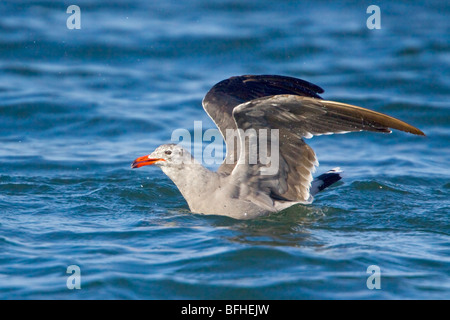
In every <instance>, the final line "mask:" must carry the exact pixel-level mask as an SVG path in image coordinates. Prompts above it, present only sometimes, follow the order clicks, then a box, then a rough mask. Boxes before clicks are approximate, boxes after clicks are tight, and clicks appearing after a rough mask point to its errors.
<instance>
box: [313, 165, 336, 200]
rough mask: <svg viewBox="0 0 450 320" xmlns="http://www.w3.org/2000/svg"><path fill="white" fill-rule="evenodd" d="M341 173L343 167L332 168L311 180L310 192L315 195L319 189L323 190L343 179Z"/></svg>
mask: <svg viewBox="0 0 450 320" xmlns="http://www.w3.org/2000/svg"><path fill="white" fill-rule="evenodd" d="M341 173H342V170H341V168H339V167H337V168H334V169H331V170H330V171H328V172H325V173H324V174H321V175H320V176H318V177H317V178H315V179H314V180H313V181H312V182H311V188H310V190H309V192H310V193H311V195H312V196H315V195H316V194H317V193H318V192H319V191H322V190H323V189H325V188H328V187H329V186H331V185H332V184H333V183H335V182H338V181H339V180H341V179H342V174H341Z"/></svg>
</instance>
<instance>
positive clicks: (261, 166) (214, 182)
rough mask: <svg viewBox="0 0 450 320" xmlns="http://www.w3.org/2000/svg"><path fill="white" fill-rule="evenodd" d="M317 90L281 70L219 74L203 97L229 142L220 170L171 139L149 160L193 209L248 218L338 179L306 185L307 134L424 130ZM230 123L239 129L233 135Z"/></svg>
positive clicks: (310, 165)
mask: <svg viewBox="0 0 450 320" xmlns="http://www.w3.org/2000/svg"><path fill="white" fill-rule="evenodd" d="M322 92H323V90H322V89H321V88H320V87H318V86H316V85H314V84H311V83H309V82H306V81H304V80H300V79H295V78H291V77H283V76H272V75H262V76H250V75H247V76H240V77H232V78H230V79H227V80H224V81H221V82H219V83H218V84H216V85H215V86H214V87H213V88H211V90H210V91H209V92H208V93H207V95H206V96H205V98H204V99H203V107H204V109H205V111H206V112H207V113H208V115H209V116H210V117H211V118H212V120H213V121H214V123H215V124H216V125H217V127H218V129H219V130H220V132H221V133H222V136H224V139H225V143H226V146H227V154H226V157H225V160H224V162H223V164H222V165H221V166H220V167H219V168H218V170H217V172H212V171H210V170H208V169H207V168H205V167H203V166H202V165H201V164H200V163H198V162H197V161H195V160H194V159H193V158H192V156H191V155H190V154H189V153H188V152H187V151H186V150H184V149H182V148H181V147H180V146H177V145H173V144H171V145H163V146H160V147H158V148H157V149H156V150H155V151H154V152H153V153H152V154H150V155H149V156H148V159H149V161H150V162H151V163H148V164H155V165H158V166H160V167H161V169H162V170H163V171H164V173H165V174H166V175H168V176H169V178H171V179H172V181H173V182H174V183H175V184H176V185H177V187H178V189H179V190H180V192H181V193H182V195H183V196H184V198H185V199H186V201H187V203H188V205H189V207H190V209H191V211H192V212H195V213H203V214H217V215H227V216H231V217H234V218H238V219H248V218H254V217H257V216H261V215H265V214H268V213H271V212H277V211H280V210H283V209H285V208H288V207H290V206H292V205H295V204H308V203H311V202H312V201H313V196H314V195H315V194H316V193H317V192H319V191H321V190H323V188H325V187H327V186H328V185H330V184H332V183H334V182H335V181H337V180H339V179H340V175H339V171H338V170H336V171H333V172H331V171H330V172H329V173H327V174H328V175H322V176H321V177H322V180H321V179H318V180H316V181H315V183H313V187H312V188H311V183H312V182H313V177H312V173H313V172H314V171H315V167H316V166H318V161H317V158H316V155H315V153H314V151H313V150H312V149H311V148H310V147H309V146H308V145H307V144H306V143H305V141H304V139H305V138H311V137H313V136H317V135H324V134H333V133H347V132H355V131H363V130H364V131H373V132H384V133H390V132H391V131H390V128H392V129H397V130H402V131H405V132H409V133H413V134H417V135H424V134H423V132H422V131H420V130H419V129H417V128H415V127H413V126H411V125H409V124H407V123H405V122H403V121H400V120H398V119H395V118H393V117H390V116H387V115H384V114H381V113H378V112H375V111H371V110H368V109H364V108H361V107H356V106H352V105H348V104H344V103H340V102H334V101H327V100H323V99H322V98H321V97H320V96H318V93H322ZM227 130H228V131H229V130H231V131H233V132H237V134H235V135H233V136H232V137H231V138H230V137H229V136H228V135H227ZM265 130H266V131H265ZM248 132H250V134H246V133H248ZM264 132H269V134H267V146H266V148H267V150H266V151H267V152H261V149H262V148H263V145H261V144H260V143H259V141H260V140H259V139H260V138H262V137H261V135H262V134H263V133H264ZM271 132H276V133H277V135H275V136H272V135H271V134H270V133H271ZM244 133H245V134H244ZM227 136H228V139H227ZM232 139H234V140H233V141H231V140H232ZM236 140H237V141H236ZM272 145H273V146H276V149H274V150H272ZM255 152H256V161H253V162H252V161H250V158H251V156H252V155H255ZM167 153H170V155H168V154H167ZM274 155H278V157H277V162H278V163H277V166H276V168H275V169H276V170H273V168H271V165H273V163H269V160H270V159H272V160H273V156H274ZM137 160H138V159H137ZM137 160H136V161H135V162H134V163H133V167H139V166H142V165H145V164H147V163H145V158H144V157H141V158H139V161H137ZM155 160H156V161H155ZM269 169H271V170H269ZM319 178H320V177H319ZM325 178H326V179H325ZM324 186H325V187H324Z"/></svg>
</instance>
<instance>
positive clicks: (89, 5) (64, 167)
mask: <svg viewBox="0 0 450 320" xmlns="http://www.w3.org/2000/svg"><path fill="white" fill-rule="evenodd" d="M70 4H75V5H78V6H79V8H80V12H81V16H80V17H81V29H68V28H67V25H66V22H67V19H68V18H69V17H70V14H68V13H67V12H66V10H67V7H68V6H69V5H70ZM371 4H376V5H378V6H379V8H380V18H381V29H369V28H368V27H367V24H366V21H367V19H368V18H369V17H370V15H371V14H370V13H369V14H368V13H367V12H366V10H367V7H368V6H369V5H371ZM449 16H450V6H449V4H448V2H446V1H419V0H417V1H396V2H390V1H389V2H388V1H377V3H371V2H362V3H360V4H356V3H354V2H353V1H341V2H331V1H314V2H300V1H267V0H259V1H237V0H225V1H207V0H194V1H144V0H133V1H125V0H113V1H107V2H105V1H87V0H77V1H76V2H75V3H68V2H64V1H50V0H40V1H2V2H1V3H0V298H1V299H449V298H450V237H449V235H450V223H449V214H450V201H449V199H450V172H449V159H450V147H449V142H450V126H449V125H450V107H449V103H448V101H449V98H450V94H449V89H450V77H449V76H450V35H449V32H450V20H449V18H448V17H449ZM241 74H280V75H288V76H294V77H298V78H302V79H305V80H307V81H310V82H313V83H315V84H317V85H319V86H321V87H323V88H324V89H325V93H324V94H323V95H322V96H323V97H324V98H325V99H328V100H337V101H341V102H346V103H351V104H355V105H359V106H363V107H366V108H370V109H373V110H376V111H380V112H383V113H387V114H389V115H392V116H394V117H398V118H400V119H402V120H404V121H406V122H408V123H411V124H412V125H414V126H417V127H418V128H420V129H421V130H423V131H424V132H425V133H426V135H427V136H426V137H419V136H413V135H409V134H406V133H403V132H393V133H392V134H390V135H386V134H373V133H354V134H347V135H333V136H321V137H315V138H313V139H311V140H308V143H309V144H310V145H311V146H312V147H313V148H314V150H315V152H316V154H317V156H318V158H319V161H320V164H321V165H320V167H319V168H318V171H317V174H319V173H321V172H324V171H327V170H329V169H330V168H333V167H335V166H340V167H341V168H342V169H343V170H344V171H345V178H344V179H343V180H342V181H340V182H339V183H337V184H336V185H334V186H332V187H330V188H329V189H327V190H326V191H324V192H323V193H321V194H319V195H318V196H317V197H316V200H315V202H314V203H313V204H312V205H309V206H303V207H302V206H299V207H295V208H290V209H289V210H287V211H286V212H282V213H281V214H277V215H272V216H269V217H265V218H260V219H255V220H251V221H239V220H234V219H231V218H227V217H219V216H203V215H198V214H192V213H191V212H190V211H189V208H188V206H187V204H186V203H185V201H184V199H183V197H182V196H181V195H180V193H179V192H178V190H177V188H176V187H175V186H174V185H173V183H172V182H171V181H170V180H169V179H168V178H167V177H166V176H165V175H164V174H163V173H162V172H161V171H160V170H159V169H158V168H152V167H145V168H141V169H139V170H131V168H130V164H131V162H132V161H133V160H134V159H135V158H136V157H138V156H142V155H145V154H148V153H150V152H151V151H152V150H153V149H154V148H155V147H157V146H158V145H160V144H163V143H167V142H169V141H170V138H171V134H172V132H173V130H175V129H177V128H185V129H187V130H190V131H191V132H192V130H193V128H194V121H202V124H203V130H207V129H210V128H214V124H213V122H212V121H211V120H210V119H209V117H208V116H207V115H206V114H205V113H204V111H203V109H202V107H201V100H202V98H203V96H204V94H205V93H206V92H207V91H208V90H209V88H210V87H212V86H213V85H214V84H215V83H217V82H219V81H221V80H222V79H225V78H228V77H230V76H234V75H241ZM72 265H75V266H78V268H79V273H76V272H75V273H73V274H72V273H68V272H67V269H68V267H69V266H72ZM370 266H375V268H376V270H379V273H377V274H372V273H371V271H370V270H372V269H371V268H370ZM377 268H378V269H377ZM368 270H369V272H368ZM77 274H78V275H79V277H78V278H73V277H75V276H76V275H77ZM371 276H372V278H370V279H369V277H371ZM376 276H379V277H378V279H379V280H380V282H379V283H380V288H379V289H377V288H374V289H369V288H368V285H367V283H368V280H369V283H373V284H376V283H377V282H376V281H378V280H376V279H375V278H376ZM373 277H375V278H373ZM74 279H75V280H74ZM374 279H375V280H374ZM72 280H73V281H74V282H72ZM372 280H373V281H372ZM68 281H69V282H70V283H69V284H72V283H73V284H76V283H79V284H80V289H76V288H75V289H70V288H69V287H70V285H69V286H68Z"/></svg>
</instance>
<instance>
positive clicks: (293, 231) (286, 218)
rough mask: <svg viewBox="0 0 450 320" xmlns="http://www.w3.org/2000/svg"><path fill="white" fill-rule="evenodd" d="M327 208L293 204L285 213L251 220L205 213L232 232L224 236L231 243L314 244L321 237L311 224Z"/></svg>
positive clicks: (306, 245) (290, 245) (315, 244)
mask: <svg viewBox="0 0 450 320" xmlns="http://www.w3.org/2000/svg"><path fill="white" fill-rule="evenodd" d="M326 211H327V208H319V207H312V206H302V205H298V206H293V207H290V208H288V209H286V210H284V211H282V212H279V213H276V214H272V215H269V216H266V217H260V218H257V219H252V220H235V219H232V218H227V217H221V216H205V218H206V219H207V220H209V221H210V222H211V225H212V226H214V227H215V228H225V229H228V230H229V231H231V232H230V233H228V234H226V235H224V237H225V238H226V239H228V240H229V241H232V242H238V243H241V244H248V245H264V246H289V247H315V246H320V243H319V241H318V239H315V237H314V236H313V235H312V234H311V232H310V226H311V225H313V224H314V223H316V222H317V221H318V220H319V219H321V218H323V217H324V216H325V213H326Z"/></svg>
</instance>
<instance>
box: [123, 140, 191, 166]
mask: <svg viewBox="0 0 450 320" xmlns="http://www.w3.org/2000/svg"><path fill="white" fill-rule="evenodd" d="M192 162H193V158H192V156H191V154H190V153H189V152H188V151H187V150H186V149H184V148H183V147H181V146H179V145H177V144H172V143H171V144H163V145H161V146H159V147H158V148H156V149H155V151H153V152H152V153H151V154H149V155H146V156H143V157H139V158H137V159H136V160H134V161H133V163H132V164H131V167H132V168H133V169H136V168H140V167H143V166H148V165H156V166H158V167H179V166H181V165H182V164H188V163H192Z"/></svg>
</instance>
